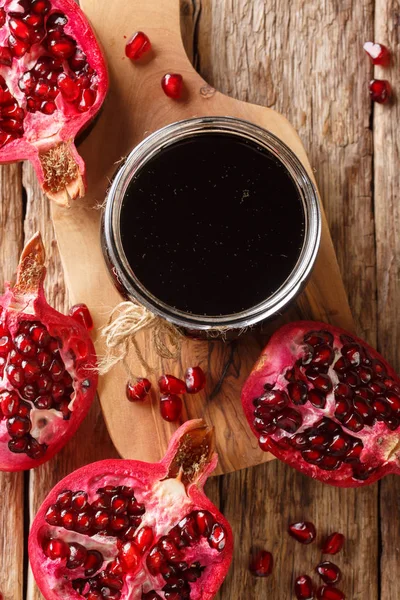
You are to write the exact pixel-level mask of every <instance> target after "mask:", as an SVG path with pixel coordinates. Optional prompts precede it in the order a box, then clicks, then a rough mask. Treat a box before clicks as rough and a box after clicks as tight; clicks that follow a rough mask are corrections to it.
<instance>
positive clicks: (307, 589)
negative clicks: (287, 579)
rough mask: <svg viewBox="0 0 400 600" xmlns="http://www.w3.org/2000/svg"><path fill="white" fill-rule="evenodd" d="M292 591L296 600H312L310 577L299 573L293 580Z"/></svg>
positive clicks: (312, 591)
mask: <svg viewBox="0 0 400 600" xmlns="http://www.w3.org/2000/svg"><path fill="white" fill-rule="evenodd" d="M294 593H295V594H296V598H297V600H314V586H313V583H312V581H311V577H309V576H308V575H300V577H298V578H297V579H296V581H295V582H294Z"/></svg>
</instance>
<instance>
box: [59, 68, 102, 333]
mask: <svg viewBox="0 0 400 600" xmlns="http://www.w3.org/2000/svg"><path fill="white" fill-rule="evenodd" d="M60 77H61V75H60ZM60 77H59V78H58V83H59V86H60V90H61V93H62V94H63V88H62V85H63V86H64V87H65V82H66V78H67V76H65V78H64V79H63V84H62V85H61V83H60ZM68 79H70V81H72V83H73V84H74V86H76V90H77V95H76V96H75V97H72V96H74V95H75V94H74V93H73V94H72V95H71V97H70V100H76V98H77V97H78V96H79V89H78V86H77V85H76V84H75V82H74V81H73V80H72V79H71V78H70V77H69V78H68ZM68 85H69V83H68ZM70 91H71V89H70ZM63 95H64V94H63ZM65 97H66V96H65ZM69 315H70V316H71V317H72V318H73V319H75V321H78V323H81V325H83V326H84V327H85V328H86V329H87V330H88V331H91V330H92V329H93V319H92V315H91V314H90V311H89V309H88V307H87V306H86V304H83V303H82V304H75V305H74V306H71V308H70V309H69Z"/></svg>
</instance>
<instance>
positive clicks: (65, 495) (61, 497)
mask: <svg viewBox="0 0 400 600" xmlns="http://www.w3.org/2000/svg"><path fill="white" fill-rule="evenodd" d="M72 496H73V494H72V492H71V490H64V491H63V492H60V493H59V494H58V496H57V500H56V504H57V506H61V507H62V508H70V507H71V506H72Z"/></svg>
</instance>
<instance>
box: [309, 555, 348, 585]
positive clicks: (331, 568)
mask: <svg viewBox="0 0 400 600" xmlns="http://www.w3.org/2000/svg"><path fill="white" fill-rule="evenodd" d="M315 571H316V572H317V573H318V575H319V576H320V577H321V579H322V580H323V581H324V582H325V583H329V584H332V585H334V584H335V583H337V582H338V581H340V578H341V576H342V573H341V571H340V569H339V567H338V566H337V565H335V564H334V563H332V562H330V561H329V560H326V561H325V562H322V563H319V565H317V567H316V569H315Z"/></svg>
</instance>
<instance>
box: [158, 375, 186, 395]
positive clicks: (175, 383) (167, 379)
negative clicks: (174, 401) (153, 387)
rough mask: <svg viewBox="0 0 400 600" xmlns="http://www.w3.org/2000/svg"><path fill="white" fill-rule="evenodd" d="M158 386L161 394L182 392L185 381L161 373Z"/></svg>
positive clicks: (184, 388) (184, 389) (184, 390)
mask: <svg viewBox="0 0 400 600" xmlns="http://www.w3.org/2000/svg"><path fill="white" fill-rule="evenodd" d="M158 387H159V388H160V392H161V393H162V394H178V395H179V394H184V393H185V392H186V386H185V382H184V381H182V379H178V378H177V377H174V376H173V375H161V377H160V379H159V380H158Z"/></svg>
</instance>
